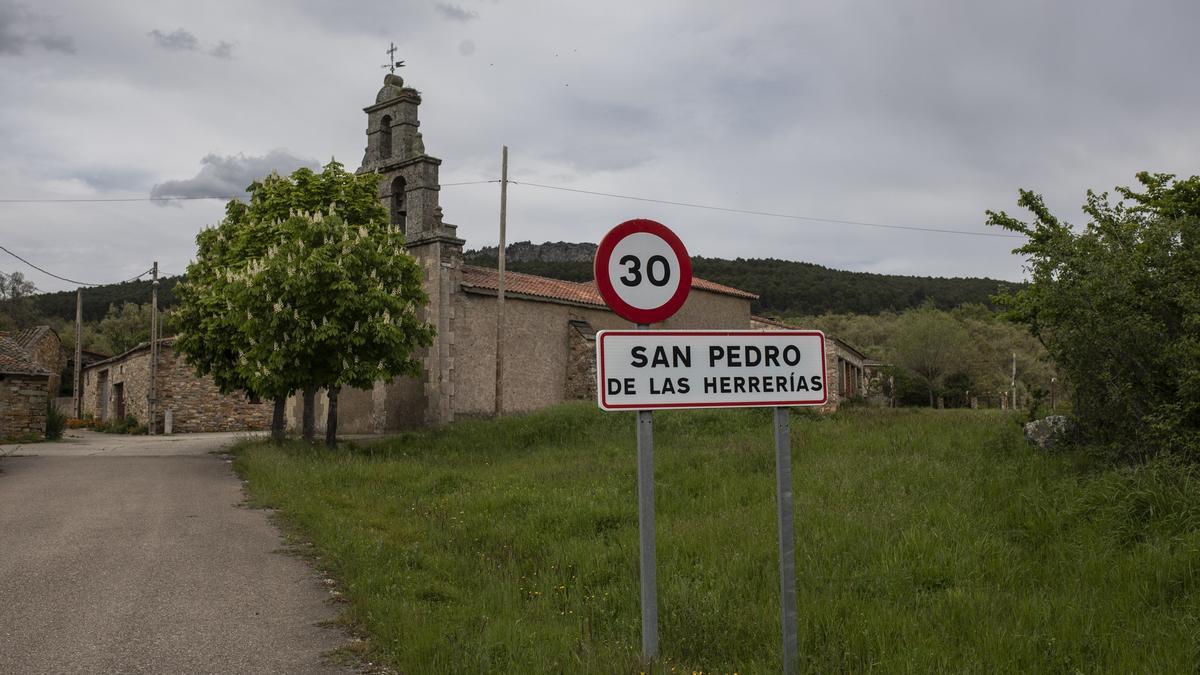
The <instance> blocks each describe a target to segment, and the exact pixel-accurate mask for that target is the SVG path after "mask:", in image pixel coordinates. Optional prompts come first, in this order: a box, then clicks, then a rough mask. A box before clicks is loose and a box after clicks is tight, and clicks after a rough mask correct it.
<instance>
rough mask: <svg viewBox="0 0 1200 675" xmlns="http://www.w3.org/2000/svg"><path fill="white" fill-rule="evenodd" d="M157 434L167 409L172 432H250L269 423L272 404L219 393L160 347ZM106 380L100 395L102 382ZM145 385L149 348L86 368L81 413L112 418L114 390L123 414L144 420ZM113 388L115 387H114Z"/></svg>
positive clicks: (165, 345) (146, 405)
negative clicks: (104, 390)
mask: <svg viewBox="0 0 1200 675" xmlns="http://www.w3.org/2000/svg"><path fill="white" fill-rule="evenodd" d="M156 379H157V384H158V410H157V415H156V416H155V417H156V420H155V421H156V423H157V427H156V428H157V430H158V431H160V432H161V431H162V430H163V419H164V415H165V412H166V411H167V410H171V413H172V416H173V421H172V431H173V432H177V433H190V432H208V431H249V430H257V429H267V428H269V427H270V425H271V405H270V404H269V403H252V402H250V401H248V400H247V399H246V397H245V396H243V395H241V394H231V395H228V396H226V395H223V394H221V392H220V390H218V389H217V385H216V384H215V383H214V382H213V381H212V378H211V377H207V376H205V377H197V376H196V373H195V371H194V370H192V367H191V366H189V365H188V364H187V362H186V361H185V360H184V359H183V357H182V356H179V355H177V354H175V352H174V350H173V349H172V348H171V344H170V342H169V341H168V342H164V343H162V344H161V346H160V348H159V362H158V373H157V378H156ZM105 380H107V387H106V392H105V394H106V395H105V396H102V392H101V382H104V381H105ZM149 384H150V349H149V347H148V346H143V347H142V348H140V349H137V350H134V351H132V352H129V353H127V354H124V355H122V356H119V357H115V358H113V359H109V360H107V361H102V362H100V363H97V364H94V365H91V366H88V367H87V368H86V369H85V370H84V372H83V412H84V414H91V415H92V416H94V417H96V418H97V419H101V420H104V421H108V420H111V419H113V418H115V417H116V415H117V396H118V392H120V395H121V396H123V398H124V401H125V414H126V415H132V416H134V417H135V418H137V420H138V422H140V423H142V424H147V423H148V421H149V414H148V410H149V402H148V401H147V398H146V397H147V394H148V389H149ZM118 385H120V387H119V388H118Z"/></svg>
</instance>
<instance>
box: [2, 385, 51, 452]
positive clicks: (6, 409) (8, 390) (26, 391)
mask: <svg viewBox="0 0 1200 675" xmlns="http://www.w3.org/2000/svg"><path fill="white" fill-rule="evenodd" d="M48 379H49V378H48V377H47V376H45V375H17V374H4V373H0V440H8V439H12V438H16V437H19V436H23V435H26V434H34V435H37V436H39V437H41V436H42V435H43V434H45V433H46V401H47V387H48V384H47V381H48Z"/></svg>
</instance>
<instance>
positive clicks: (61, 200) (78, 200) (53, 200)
mask: <svg viewBox="0 0 1200 675" xmlns="http://www.w3.org/2000/svg"><path fill="white" fill-rule="evenodd" d="M499 182H500V180H499V179H495V180H469V181H464V182H461V183H442V184H441V185H440V187H456V186H459V185H483V184H484V183H499ZM509 182H510V183H511V182H512V181H509ZM245 196H246V195H245V194H240V195H202V196H196V197H44V198H40V199H0V204H89V203H93V204H94V203H99V202H174V201H193V200H202V199H222V200H229V199H242V198H244V197H245Z"/></svg>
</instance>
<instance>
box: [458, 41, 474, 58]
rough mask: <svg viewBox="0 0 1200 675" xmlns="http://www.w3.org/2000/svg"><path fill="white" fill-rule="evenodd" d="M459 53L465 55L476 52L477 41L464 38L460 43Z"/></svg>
mask: <svg viewBox="0 0 1200 675" xmlns="http://www.w3.org/2000/svg"><path fill="white" fill-rule="evenodd" d="M458 53H459V54H462V55H463V56H470V55H472V54H474V53H475V43H474V42H472V41H470V40H463V41H462V42H460V43H458Z"/></svg>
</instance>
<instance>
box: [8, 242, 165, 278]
mask: <svg viewBox="0 0 1200 675" xmlns="http://www.w3.org/2000/svg"><path fill="white" fill-rule="evenodd" d="M0 251H4V252H5V253H7V254H9V255H11V256H12V257H14V258H16V259H17V260H20V261H21V262H23V263H25V264H26V265H29V266H30V267H32V268H33V269H35V270H37V271H39V272H41V273H42V274H45V275H46V276H50V277H54V278H55V279H58V280H59V281H65V282H67V283H69V284H75V285H76V286H108V285H110V284H99V283H91V282H87V281H76V280H75V279H68V278H66V277H64V276H60V275H58V274H55V273H54V272H51V271H49V270H47V269H45V268H43V267H39V266H37V265H35V264H33V263H31V262H29V261H28V260H26V259H25V258H22V257H21V256H19V255H17V254H16V253H13V252H12V251H10V250H9V249H8V248H6V247H4V246H0ZM152 271H154V268H153V267H152V268H150V269H148V270H146V271H145V272H142V273H141V274H139V275H137V276H136V277H133V278H132V279H126V280H124V281H118V282H113V283H121V284H126V283H129V282H130V281H137V280H138V279H141V278H142V277H144V276H146V275H147V274H150V273H151V272H152Z"/></svg>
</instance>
